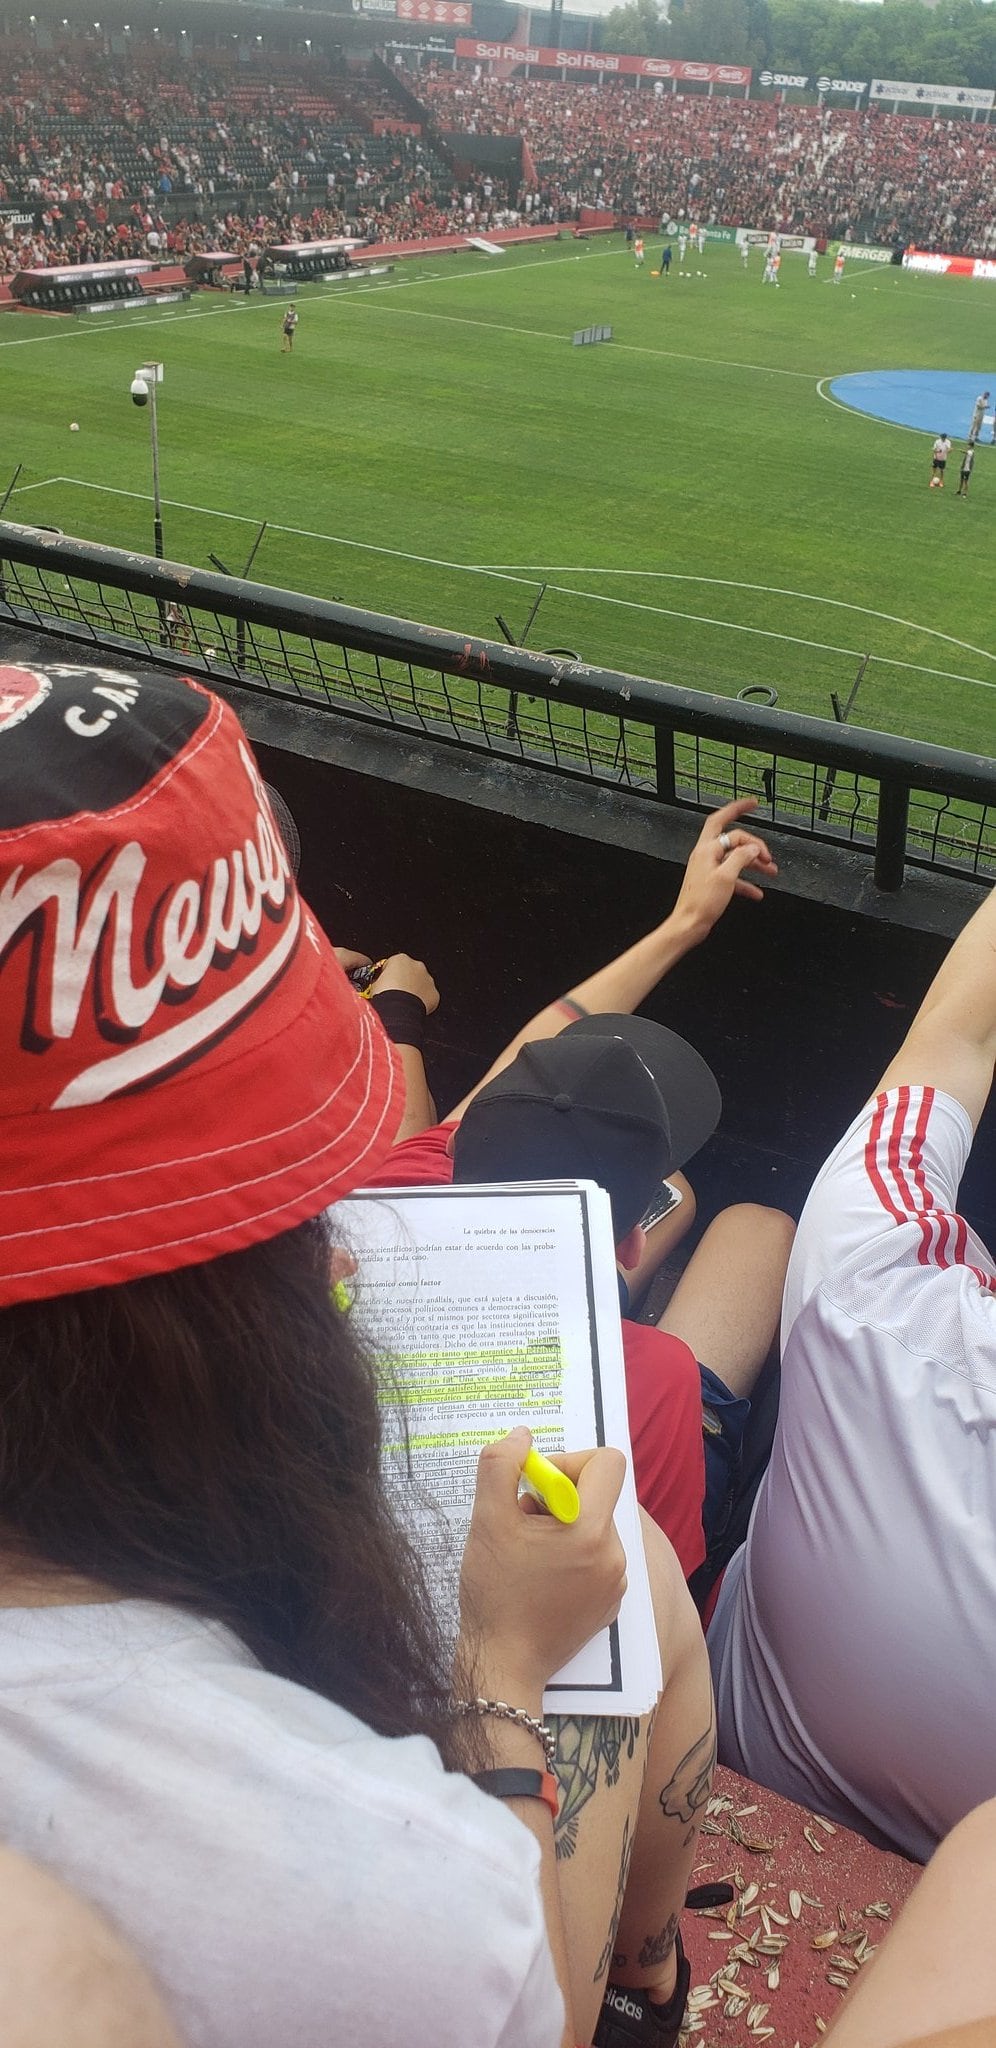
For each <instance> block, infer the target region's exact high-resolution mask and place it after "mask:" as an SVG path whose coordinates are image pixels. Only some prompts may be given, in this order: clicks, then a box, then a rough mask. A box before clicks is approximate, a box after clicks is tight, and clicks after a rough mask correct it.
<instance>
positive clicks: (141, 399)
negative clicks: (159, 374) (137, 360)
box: [131, 371, 149, 405]
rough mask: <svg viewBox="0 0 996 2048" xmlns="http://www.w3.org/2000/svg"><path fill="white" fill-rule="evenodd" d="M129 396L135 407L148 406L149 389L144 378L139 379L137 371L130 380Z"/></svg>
mask: <svg viewBox="0 0 996 2048" xmlns="http://www.w3.org/2000/svg"><path fill="white" fill-rule="evenodd" d="M131 395H132V399H133V401H134V403H135V404H136V405H148V403H149V387H148V385H147V383H146V381H145V378H144V377H140V376H139V375H138V373H137V371H136V373H135V375H134V377H133V378H132V380H131Z"/></svg>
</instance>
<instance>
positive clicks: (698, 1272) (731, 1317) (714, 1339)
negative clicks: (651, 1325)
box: [658, 1202, 795, 1398]
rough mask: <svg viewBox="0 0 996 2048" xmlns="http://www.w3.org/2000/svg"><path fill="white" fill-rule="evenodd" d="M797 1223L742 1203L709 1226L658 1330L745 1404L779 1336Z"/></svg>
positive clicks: (755, 1205) (781, 1214)
mask: <svg viewBox="0 0 996 2048" xmlns="http://www.w3.org/2000/svg"><path fill="white" fill-rule="evenodd" d="M794 1236H795V1224H794V1223H793V1221H792V1218H791V1217H790V1216H786V1215H785V1214H784V1213H783V1212H782V1210H781V1209H765V1208H762V1207H761V1206H760V1205H759V1204H757V1203H754V1202H740V1203H738V1204H737V1205H736V1207H734V1208H732V1209H724V1210H723V1212H722V1214H721V1215H719V1216H717V1217H716V1220H715V1222H714V1223H710V1225H709V1228H708V1230H707V1231H706V1233H705V1236H704V1237H703V1239H702V1242H701V1244H700V1245H699V1246H698V1248H697V1250H696V1252H695V1254H694V1257H693V1258H692V1259H690V1260H689V1263H688V1265H687V1267H686V1269H685V1271H684V1273H683V1274H682V1276H681V1279H680V1280H679V1282H678V1285H677V1287H676V1288H675V1290H674V1293H673V1295H672V1296H671V1299H670V1301H669V1302H668V1305H667V1308H666V1310H665V1312H664V1314H663V1315H662V1317H661V1319H660V1323H659V1325H658V1328H659V1329H661V1330H666V1331H667V1332H668V1334H669V1335H670V1336H672V1337H680V1338H682V1340H683V1341H684V1343H686V1344H687V1345H688V1346H689V1348H690V1349H691V1350H692V1351H694V1353H695V1356H696V1358H697V1359H698V1360H699V1363H700V1365H708V1366H710V1367H711V1369H712V1371H713V1372H715V1373H718V1375H719V1377H720V1379H721V1380H722V1381H723V1382H724V1384H725V1385H726V1386H727V1387H728V1388H729V1390H730V1392H731V1394H736V1395H737V1396H738V1397H740V1398H743V1397H747V1398H749V1396H750V1393H751V1389H752V1388H753V1386H754V1384H755V1382H756V1380H757V1377H758V1374H759V1373H760V1370H761V1367H762V1365H763V1364H764V1361H765V1359H766V1358H767V1356H768V1353H769V1351H770V1350H771V1347H772V1345H773V1343H774V1341H775V1338H776V1336H777V1334H778V1320H779V1316H780V1315H781V1306H782V1289H783V1287H784V1285H785V1268H786V1266H787V1265H788V1257H789V1252H790V1251H791V1249H792V1239H793V1238H794Z"/></svg>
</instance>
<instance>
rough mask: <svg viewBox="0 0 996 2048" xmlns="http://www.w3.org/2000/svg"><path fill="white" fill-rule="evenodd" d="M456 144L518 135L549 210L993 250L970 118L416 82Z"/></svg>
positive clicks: (657, 93) (988, 188)
mask: <svg viewBox="0 0 996 2048" xmlns="http://www.w3.org/2000/svg"><path fill="white" fill-rule="evenodd" d="M408 84H409V86H410V89H411V90H412V91H413V92H415V93H417V94H418V95H420V97H421V98H422V100H423V102H424V104H425V105H426V107H427V108H428V109H429V111H430V112H431V114H432V117H433V119H434V120H435V121H436V122H437V123H438V124H439V126H440V127H441V128H442V129H443V130H444V131H445V130H450V129H456V128H463V129H465V130H466V131H467V132H468V133H472V134H497V135H522V136H523V138H524V140H525V141H526V143H527V144H528V147H529V152H530V154H531V157H532V161H533V164H534V166H535V170H536V173H537V177H538V179H539V187H538V194H537V196H538V197H539V198H540V200H541V201H542V202H544V203H547V204H550V205H552V206H555V207H556V208H557V209H558V210H559V211H560V212H561V213H564V214H570V213H572V212H573V211H574V210H575V209H576V207H577V206H579V205H585V206H605V207H608V208H609V209H611V210H612V211H613V212H630V213H636V214H645V215H655V216H658V217H666V216H667V215H669V214H670V215H674V216H676V217H678V218H687V217H689V216H691V217H692V218H698V219H700V220H704V221H706V222H709V223H712V222H716V223H722V224H723V225H726V226H730V227H741V226H745V227H757V226H769V225H770V226H772V227H776V228H778V229H780V230H781V231H782V232H790V231H792V230H796V231H800V232H805V233H807V234H813V235H816V236H818V237H827V238H830V237H837V236H844V235H847V234H850V235H852V236H853V238H854V239H856V240H859V241H881V242H890V241H893V240H894V239H901V240H902V241H904V242H910V241H915V242H918V243H919V244H920V245H921V246H923V247H937V248H945V249H949V250H952V251H959V250H966V251H970V252H974V253H981V254H984V253H986V251H988V250H989V249H994V248H996V216H994V212H993V205H992V195H993V189H994V185H996V128H993V127H991V126H985V125H977V124H973V123H972V122H971V121H968V120H962V119H956V120H951V119H944V120H942V119H937V120H930V119H926V118H924V117H922V116H918V115H903V114H892V113H889V112H883V111H882V109H881V108H877V107H876V108H874V109H871V110H869V111H866V112H860V111H856V110H855V109H853V108H847V107H837V106H829V105H825V106H823V107H817V106H798V105H789V104H786V105H779V104H777V103H776V102H774V101H757V100H743V99H741V98H740V97H739V96H737V97H732V96H731V97H728V98H727V97H723V96H721V95H718V94H717V95H716V96H714V97H713V98H712V99H708V98H704V97H699V96H692V95H686V96H684V97H682V96H680V95H679V96H672V94H671V92H670V89H661V88H660V87H658V88H657V89H654V88H652V87H649V86H648V85H647V84H646V83H644V84H643V85H641V86H640V87H639V88H637V87H636V86H634V85H633V84H632V83H630V82H628V81H626V80H624V79H608V80H606V81H605V82H604V83H603V84H602V85H595V84H582V83H575V82H574V81H571V80H568V81H566V82H563V83H561V82H560V81H559V80H543V79H537V78H530V79H524V78H522V77H513V78H496V77H488V76H485V75H484V74H483V73H481V74H480V75H479V76H475V71H474V69H473V68H471V67H469V66H467V67H464V68H463V69H460V70H448V69H444V68H441V67H438V66H437V67H435V68H432V67H423V68H422V70H421V71H420V72H419V73H418V74H417V76H416V75H414V74H413V75H411V76H410V77H409V78H408Z"/></svg>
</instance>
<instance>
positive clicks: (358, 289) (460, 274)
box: [0, 249, 837, 384]
mask: <svg viewBox="0 0 996 2048" xmlns="http://www.w3.org/2000/svg"><path fill="white" fill-rule="evenodd" d="M454 253H456V254H460V253H462V252H461V251H455V252H454ZM625 253H626V252H625V249H590V250H589V252H588V254H587V255H586V256H584V257H575V256H573V255H569V256H550V257H548V258H547V259H546V261H545V262H544V263H537V262H535V261H533V262H530V263H510V264H508V266H507V267H506V268H505V269H503V270H502V271H500V272H496V271H493V270H486V269H483V268H482V269H480V270H477V269H474V270H461V271H457V272H456V274H455V275H453V276H450V275H449V274H447V273H445V272H442V271H440V272H438V273H434V274H433V275H432V276H428V277H400V278H396V279H394V280H393V281H392V282H391V283H390V284H380V285H360V284H357V285H354V286H353V287H352V289H348V290H347V291H346V292H345V293H344V294H343V296H342V297H341V298H335V299H333V298H325V299H322V298H317V297H316V298H314V299H312V298H308V299H306V300H303V301H302V303H305V304H307V305H308V306H309V307H310V306H352V305H355V304H356V303H357V301H358V300H359V299H360V298H362V299H364V300H366V299H367V298H370V297H372V296H373V294H374V293H375V292H396V291H401V290H412V289H417V288H418V287H419V286H420V285H423V284H460V283H463V282H464V281H465V280H466V279H467V278H481V277H495V276H501V277H508V276H509V275H510V273H511V272H512V271H513V270H535V271H537V272H540V271H543V270H547V269H549V268H550V266H551V265H552V264H556V263H574V262H584V263H604V262H606V261H607V260H610V259H611V258H612V257H618V256H624V255H625ZM279 303H280V302H279V300H277V299H275V298H268V297H266V296H265V295H264V294H263V293H261V294H260V295H259V297H258V298H257V299H254V301H253V303H252V305H250V306H247V305H246V303H245V301H244V300H238V301H236V302H235V303H234V304H232V305H225V306H210V307H206V308H204V309H203V310H202V311H199V312H195V313H159V314H152V315H150V316H149V318H148V319H142V320H138V319H135V320H109V321H108V320H105V321H104V322H103V324H102V325H101V326H99V327H98V328H96V329H93V328H90V327H85V326H82V325H79V324H76V323H74V325H73V326H71V327H69V326H67V327H66V328H61V327H60V328H58V329H57V330H56V331H55V332H54V333H52V334H27V335H24V336H22V338H21V339H20V340H14V341H0V348H31V347H33V346H34V345H35V344H36V343H37V344H38V345H39V346H40V345H41V344H42V343H43V342H47V341H68V340H71V339H72V338H73V337H74V336H77V335H80V334H92V333H94V332H96V333H99V334H108V333H111V334H116V333H119V332H120V331H121V329H122V328H133V327H158V326H162V325H166V326H171V327H175V326H178V325H179V324H180V323H181V322H182V321H185V320H217V319H220V318H223V317H224V316H225V315H226V314H230V313H263V312H271V311H273V310H274V308H275V307H278V306H279ZM389 310H390V311H391V312H394V313H413V314H415V315H416V317H417V318H419V319H422V320H446V321H449V322H450V323H452V324H453V325H456V326H464V327H489V328H492V329H493V331H494V332H495V333H496V334H518V335H525V336H526V337H527V338H528V339H530V340H535V341H556V342H559V343H560V344H561V346H563V345H565V344H567V345H570V342H571V337H570V335H569V334H568V333H567V332H566V331H565V332H564V333H562V334H557V333H554V332H552V331H551V330H550V329H549V328H542V327H505V326H502V325H501V324H500V323H499V322H498V321H497V320H470V319H467V318H466V317H464V316H463V315H461V314H459V313H430V312H425V311H423V310H422V309H421V308H420V307H417V306H392V307H390V308H389ZM611 347H612V348H614V349H615V350H616V351H617V352H620V351H625V353H626V354H627V355H637V356H660V357H662V358H664V359H666V360H667V361H669V362H675V363H703V362H704V363H705V364H706V365H707V366H709V365H711V364H713V363H715V366H716V368H717V369H719V370H747V371H749V372H752V373H753V374H754V375H756V376H760V377H797V378H800V377H801V378H802V380H803V381H804V382H805V383H807V384H812V383H814V382H815V379H814V377H813V375H812V373H811V371H809V370H782V369H776V368H773V366H772V365H771V364H770V363H741V362H737V361H732V360H730V359H728V358H726V357H723V356H709V357H703V356H701V355H696V354H694V353H692V352H691V351H685V350H681V349H671V348H649V347H644V346H641V344H639V343H638V342H629V341H614V342H612V343H611ZM834 374H837V373H836V372H835V373H834Z"/></svg>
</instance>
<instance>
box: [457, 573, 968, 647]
mask: <svg viewBox="0 0 996 2048" xmlns="http://www.w3.org/2000/svg"><path fill="white" fill-rule="evenodd" d="M476 566H477V567H479V568H481V569H487V570H489V571H490V572H492V573H493V572H494V570H496V569H516V570H519V571H521V572H527V571H531V572H532V574H533V575H534V576H536V577H540V576H547V575H549V576H634V577H636V578H637V579H638V580H640V581H643V582H650V581H653V582H655V583H658V582H661V583H704V584H710V585H711V586H712V587H713V588H714V589H718V590H755V591H758V592H759V593H760V594H761V596H762V597H797V598H800V599H801V600H802V602H803V603H804V604H829V605H833V607H834V609H835V610H836V611H841V612H859V613H860V614H861V616H862V617H863V618H866V619H883V620H884V621H885V623H886V624H887V625H889V626H905V627H906V628H907V630H908V631H909V632H911V633H926V634H928V635H929V636H930V638H931V639H932V640H944V641H946V642H947V644H948V646H949V647H957V648H959V649H960V651H961V652H962V653H963V654H978V655H980V656H981V658H982V660H983V661H996V654H992V653H990V651H989V649H988V648H986V647H976V646H975V645H974V644H973V642H972V641H971V640H957V639H956V638H955V636H954V634H953V633H942V632H940V631H939V629H938V628H937V627H936V626H921V625H918V624H917V621H916V619H902V618H900V617H899V615H898V614H897V613H896V612H878V611H875V610H874V609H873V607H872V606H871V605H867V604H850V603H848V601H847V599H846V598H843V597H818V596H817V594H816V592H815V591H813V590H783V589H781V588H780V586H779V585H778V584H777V583H742V582H739V581H737V580H735V579H734V578H732V577H729V576H692V575H689V574H687V573H681V572H679V571H677V570H673V569H578V568H575V567H574V565H573V564H571V563H567V562H551V563H540V564H538V565H537V564H536V563H535V562H497V563H489V562H480V563H478V564H477V565H476Z"/></svg>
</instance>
